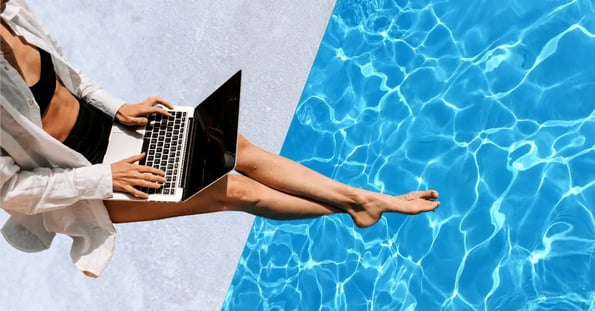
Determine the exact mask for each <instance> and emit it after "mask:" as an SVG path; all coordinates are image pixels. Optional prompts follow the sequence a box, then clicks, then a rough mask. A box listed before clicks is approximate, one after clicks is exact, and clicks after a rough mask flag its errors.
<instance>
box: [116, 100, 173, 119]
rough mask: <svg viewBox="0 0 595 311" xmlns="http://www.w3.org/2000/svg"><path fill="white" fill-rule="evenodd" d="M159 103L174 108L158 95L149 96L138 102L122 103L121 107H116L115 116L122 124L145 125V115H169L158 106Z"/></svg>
mask: <svg viewBox="0 0 595 311" xmlns="http://www.w3.org/2000/svg"><path fill="white" fill-rule="evenodd" d="M159 105H163V106H165V107H167V108H169V109H174V106H172V105H171V104H170V103H168V102H166V101H165V100H163V99H161V98H159V97H155V96H150V97H147V99H145V100H144V101H142V102H140V103H138V104H124V105H122V107H120V109H118V112H116V118H117V119H118V121H120V123H122V124H124V125H145V124H147V122H148V120H147V118H145V116H147V115H150V114H153V113H158V114H161V115H164V116H166V117H169V116H170V114H169V113H168V112H167V111H165V109H163V108H162V107H159Z"/></svg>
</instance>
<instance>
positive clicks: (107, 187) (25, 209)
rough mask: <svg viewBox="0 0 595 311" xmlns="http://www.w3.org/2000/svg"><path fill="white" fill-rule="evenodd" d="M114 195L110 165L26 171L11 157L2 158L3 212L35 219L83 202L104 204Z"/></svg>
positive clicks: (0, 170) (0, 164)
mask: <svg viewBox="0 0 595 311" xmlns="http://www.w3.org/2000/svg"><path fill="white" fill-rule="evenodd" d="M90 176H92V177H93V178H89V177H90ZM112 195H113V191H112V178H111V167H110V165H108V164H97V165H92V166H87V167H81V168H72V169H62V168H35V169H32V170H22V169H21V168H20V167H19V166H18V165H16V163H15V162H14V160H13V159H12V158H11V157H10V156H0V196H1V197H0V199H1V201H0V202H2V208H3V209H6V210H10V211H14V212H17V213H21V214H26V215H33V214H39V213H44V212H48V211H52V210H56V209H61V208H65V207H68V206H71V205H72V204H74V203H75V202H77V201H79V200H102V199H108V198H110V197H112Z"/></svg>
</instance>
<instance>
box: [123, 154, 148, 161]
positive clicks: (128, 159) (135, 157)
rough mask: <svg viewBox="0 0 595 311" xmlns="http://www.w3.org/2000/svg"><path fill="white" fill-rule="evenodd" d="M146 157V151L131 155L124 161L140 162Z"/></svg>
mask: <svg viewBox="0 0 595 311" xmlns="http://www.w3.org/2000/svg"><path fill="white" fill-rule="evenodd" d="M144 157H145V153H144V152H143V153H141V154H137V155H133V156H131V157H128V158H126V159H124V160H122V161H125V162H128V163H134V162H138V161H140V160H142V159H143V158H144Z"/></svg>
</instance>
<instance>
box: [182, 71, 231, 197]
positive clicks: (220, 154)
mask: <svg viewBox="0 0 595 311" xmlns="http://www.w3.org/2000/svg"><path fill="white" fill-rule="evenodd" d="M240 84H241V71H239V72H238V73H236V74H235V75H234V76H233V77H231V78H230V79H229V80H228V81H227V82H225V83H224V84H223V85H222V86H221V87H219V88H218V89H217V90H216V91H215V92H213V94H211V95H210V96H209V97H208V98H207V99H205V100H204V101H203V102H202V103H200V105H198V106H197V107H196V109H195V110H194V117H193V119H192V127H191V129H190V130H191V133H192V134H191V139H190V140H189V144H188V147H187V157H186V159H187V164H186V172H185V174H184V175H185V176H184V184H185V186H184V195H183V198H182V199H183V200H186V199H187V198H189V197H191V196H192V195H194V194H195V193H197V192H198V191H200V190H202V189H203V188H204V187H206V186H208V185H210V184H211V183H213V182H214V181H215V180H217V179H219V178H220V177H222V176H223V175H225V174H227V173H229V172H230V171H231V170H233V169H234V167H235V162H236V148H237V139H238V117H239V104H240Z"/></svg>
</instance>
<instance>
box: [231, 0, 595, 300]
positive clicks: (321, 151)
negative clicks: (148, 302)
mask: <svg viewBox="0 0 595 311" xmlns="http://www.w3.org/2000/svg"><path fill="white" fill-rule="evenodd" d="M593 55H595V6H594V5H593V2H592V1H589V0H574V1H568V0H552V1H532V2H530V1H513V0H505V1H503V2H502V1H500V2H495V1H472V2H469V1H463V2H453V1H445V0H427V1H406V0H394V1H389V0H386V1H382V0H371V1H361V0H360V1H358V0H343V1H341V0H339V1H338V2H337V5H336V8H335V11H334V14H333V15H332V18H331V21H330V24H329V27H328V29H327V32H326V34H325V37H324V39H323V41H322V44H321V48H320V50H319V53H318V55H317V57H316V60H315V64H314V66H313V68H312V71H311V74H310V77H309V79H308V81H307V84H306V87H305V89H304V93H303V96H302V99H301V100H300V103H299V105H298V107H297V110H296V114H295V117H294V120H293V123H292V125H291V127H290V130H289V134H288V136H287V139H286V143H285V145H284V147H283V150H282V153H283V154H284V155H285V156H287V157H289V158H292V159H295V160H297V161H299V162H301V163H302V164H304V165H307V166H309V167H311V168H313V169H315V170H317V171H319V172H321V173H323V174H325V175H327V176H330V177H333V178H335V179H337V180H339V181H342V182H346V183H349V184H352V185H354V186H358V187H363V188H367V189H373V190H376V191H382V192H385V193H391V194H397V193H403V192H406V191H409V190H413V189H427V188H436V189H438V190H439V191H440V192H441V202H442V205H441V207H440V209H439V210H438V212H436V213H430V214H424V215H420V216H415V217H407V216H403V215H396V214H390V215H385V216H384V217H383V218H382V220H381V221H380V222H379V224H378V225H376V226H374V227H372V228H369V229H364V230H362V229H358V228H356V227H354V225H353V223H352V221H351V219H349V217H348V216H346V215H336V216H330V217H323V218H320V219H315V220H303V221H292V222H277V221H270V220H265V219H257V220H256V221H255V224H254V228H253V229H252V232H251V234H250V237H249V239H248V243H247V245H246V248H245V250H244V254H243V255H242V258H241V261H240V264H239V266H238V270H237V272H236V275H235V277H234V280H233V283H232V286H231V287H230V290H229V293H228V297H227V299H226V302H225V304H224V307H223V308H224V309H225V310H550V309H555V310H595V215H594V206H593V204H594V202H595V178H594V177H595V174H594V173H593V172H594V170H593V168H594V167H595V135H594V134H593V133H595V62H593V61H592V58H593ZM305 139H307V140H308V142H309V143H308V144H304V143H303V141H304V140H305Z"/></svg>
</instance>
